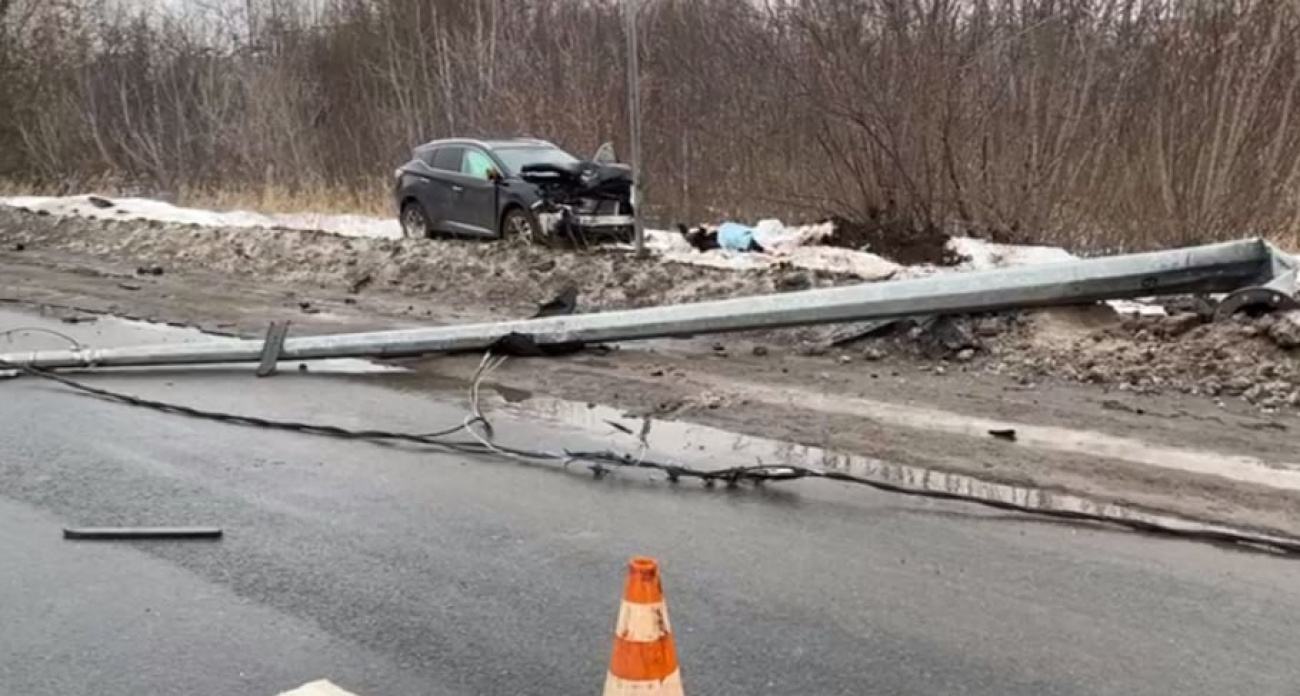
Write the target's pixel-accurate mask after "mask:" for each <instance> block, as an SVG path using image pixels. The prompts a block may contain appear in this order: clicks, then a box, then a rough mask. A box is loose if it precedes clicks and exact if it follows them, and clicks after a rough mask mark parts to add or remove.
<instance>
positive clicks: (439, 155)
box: [432, 147, 465, 172]
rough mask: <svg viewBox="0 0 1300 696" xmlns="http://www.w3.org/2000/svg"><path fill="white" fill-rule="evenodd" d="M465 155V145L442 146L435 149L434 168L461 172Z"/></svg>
mask: <svg viewBox="0 0 1300 696" xmlns="http://www.w3.org/2000/svg"><path fill="white" fill-rule="evenodd" d="M464 155H465V148H463V147H440V148H438V149H436V150H434V151H433V165H432V166H433V168H434V169H441V170H443V171H445V172H459V171H460V163H461V160H462V159H463V157H464Z"/></svg>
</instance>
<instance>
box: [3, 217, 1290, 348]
mask: <svg viewBox="0 0 1300 696" xmlns="http://www.w3.org/2000/svg"><path fill="white" fill-rule="evenodd" d="M1295 269H1296V265H1295V259H1293V258H1291V257H1289V256H1287V255H1285V254H1283V253H1281V252H1279V251H1277V250H1276V249H1275V248H1273V247H1272V246H1271V245H1269V244H1267V243H1265V242H1262V241H1260V240H1246V241H1240V242H1228V243H1223V244H1212V245H1208V246H1200V247H1191V248H1186V249H1174V250H1170V251H1159V252H1152V253H1145V254H1130V255H1125V256H1112V257H1104V258H1095V259H1084V260H1079V261H1069V262H1063V263H1052V264H1042V265H1036V266H1023V267H1017V268H1009V269H1001V270H993V271H980V272H970V273H948V274H940V275H935V276H931V277H928V278H919V279H914V280H899V281H890V282H881V283H864V284H861V285H853V286H847V287H838V288H826V289H820V290H807V291H803V292H792V293H784V294H777V295H762V296H757V297H743V298H736V299H729V300H718V301H712V302H699V303H694V304H683V305H669V306H662V307H649V308H645V309H633V310H623V311H615V312H600V313H596V314H579V315H572V316H561V317H548V318H542V319H528V320H520V321H504V322H494V323H486V324H462V325H454V326H442V327H433V328H422V329H405V330H398V331H380V332H373V333H355V334H338V335H332V336H313V337H301V338H290V339H287V340H285V341H284V343H283V346H282V348H281V351H280V353H279V358H280V359H281V360H311V359H320V358H343V357H400V356H412V355H421V354H425V353H443V352H450V351H465V350H482V349H486V348H488V347H490V346H492V345H493V344H494V343H496V342H497V341H498V340H500V339H501V338H503V337H505V336H507V335H510V334H522V335H526V336H528V337H529V338H531V339H532V340H533V341H534V342H536V343H537V344H539V345H546V344H566V343H600V342H611V341H630V340H637V339H647V338H658V337H667V336H684V335H694V334H709V333H723V332H730V331H750V330H762V329H776V328H782V327H790V326H802V325H811V324H829V323H838V322H850V321H865V320H870V319H887V318H891V317H908V316H918V315H932V314H971V313H978V312H990V311H997V310H1005V309H1018V308H1029V307H1046V306H1053V305H1065V304H1079V303H1086V302H1096V301H1101V300H1111V299H1120V298H1127V297H1148V296H1156V295H1171V294H1185V293H1187V294H1191V293H1222V292H1233V291H1241V290H1243V289H1247V288H1248V289H1252V291H1259V292H1263V293H1265V294H1267V295H1268V296H1269V297H1271V298H1272V300H1271V302H1270V304H1272V305H1274V306H1293V304H1291V303H1294V296H1295V287H1294V282H1295ZM263 343H264V342H263V341H258V340H248V341H227V342H220V343H204V344H188V345H184V344H182V345H161V346H136V347H129V348H106V349H87V350H52V351H37V352H27V353H12V354H8V355H0V361H3V362H5V363H9V364H13V365H27V366H31V367H40V368H74V367H97V366H98V367H134V366H148V365H196V364H211V363H237V362H258V361H260V360H261V359H262V357H263Z"/></svg>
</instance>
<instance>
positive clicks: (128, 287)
mask: <svg viewBox="0 0 1300 696" xmlns="http://www.w3.org/2000/svg"><path fill="white" fill-rule="evenodd" d="M117 287H119V288H122V289H123V290H139V289H141V288H143V287H144V286H143V285H141V284H139V283H126V282H123V283H118V284H117Z"/></svg>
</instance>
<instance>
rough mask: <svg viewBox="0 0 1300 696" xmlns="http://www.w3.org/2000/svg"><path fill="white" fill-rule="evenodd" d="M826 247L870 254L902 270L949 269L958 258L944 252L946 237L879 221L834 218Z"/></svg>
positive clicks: (934, 231) (935, 232) (934, 232)
mask: <svg viewBox="0 0 1300 696" xmlns="http://www.w3.org/2000/svg"><path fill="white" fill-rule="evenodd" d="M830 222H831V223H833V224H834V226H835V231H834V232H833V233H832V234H831V236H829V237H827V238H826V239H825V240H823V241H822V243H823V244H826V245H827V246H835V247H842V248H845V249H853V250H856V251H870V252H871V253H873V254H877V255H879V256H883V257H885V258H887V259H889V260H891V261H894V262H896V263H900V264H903V265H904V266H916V265H929V266H953V265H956V264H958V263H960V262H961V258H960V257H959V256H957V255H956V254H954V253H952V251H950V250H949V249H948V239H949V237H948V235H946V234H944V233H942V232H940V231H938V230H933V229H931V230H916V229H913V228H912V227H910V226H907V225H904V224H901V223H893V222H883V221H879V220H850V219H848V218H845V217H834V218H831V220H830Z"/></svg>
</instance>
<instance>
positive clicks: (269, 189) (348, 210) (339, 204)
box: [173, 186, 393, 217]
mask: <svg viewBox="0 0 1300 696" xmlns="http://www.w3.org/2000/svg"><path fill="white" fill-rule="evenodd" d="M173 202H174V203H175V204H176V205H183V206H188V207H193V208H208V209H212V210H252V211H256V212H259V213H304V212H310V213H319V214H323V215H368V216H371V217H391V216H392V215H393V205H392V193H391V192H390V191H388V190H387V189H386V188H385V187H382V186H374V187H370V188H366V189H348V188H342V187H330V186H320V187H315V188H289V187H285V186H263V187H261V188H253V187H248V186H235V187H230V188H212V187H182V188H181V189H180V190H179V191H177V192H176V197H175V199H174V201H173Z"/></svg>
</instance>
